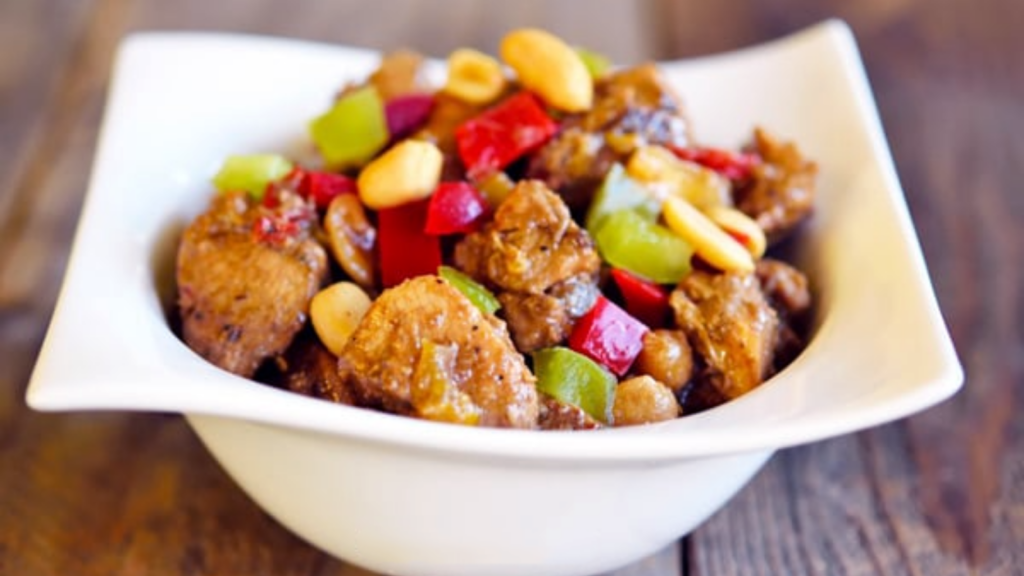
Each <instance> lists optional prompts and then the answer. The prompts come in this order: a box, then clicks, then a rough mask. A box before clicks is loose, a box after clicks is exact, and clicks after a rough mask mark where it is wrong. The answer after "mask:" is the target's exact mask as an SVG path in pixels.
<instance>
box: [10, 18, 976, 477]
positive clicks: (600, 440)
mask: <svg viewBox="0 0 1024 576" xmlns="http://www.w3.org/2000/svg"><path fill="white" fill-rule="evenodd" d="M183 42H184V43H189V42H192V43H195V42H198V43H203V42H216V43H225V42H226V43H228V44H231V45H235V46H239V47H242V48H244V47H245V46H258V47H261V48H262V49H276V48H287V49H289V50H310V49H312V50H318V51H329V52H331V53H332V54H339V55H341V54H343V55H348V56H350V57H352V58H359V59H364V60H366V59H374V58H376V57H377V53H376V52H375V51H371V50H363V49H358V48H348V47H341V46H328V45H324V44H319V43H316V42H309V41H304V40H291V39H281V38H268V37H261V36H252V35H242V34H223V33H206V32H142V33H134V34H132V35H130V36H128V37H127V38H126V39H125V40H124V41H123V42H122V45H121V47H120V49H119V53H118V64H117V66H116V68H115V70H116V72H115V76H114V81H113V82H112V88H111V95H110V104H109V107H108V110H107V112H106V117H105V119H104V123H103V126H102V128H101V132H100V145H99V148H98V151H97V157H96V162H95V164H94V171H93V174H92V179H91V181H90V186H89V192H88V194H87V197H86V201H85V204H84V207H83V213H82V218H81V220H80V222H79V227H78V230H77V232H76V235H75V241H74V244H73V247H72V253H71V257H70V259H69V264H68V271H67V274H66V276H65V282H64V284H63V286H62V289H61V293H60V296H59V298H58V304H57V308H56V310H55V312H54V316H53V319H52V320H51V325H50V329H49V330H48V333H47V336H46V339H45V341H44V344H43V348H42V351H41V353H40V356H39V359H38V361H37V364H36V367H35V369H34V371H33V375H32V377H31V380H30V384H29V387H28V389H27V391H26V400H27V403H28V404H29V406H31V407H32V408H34V409H36V410H42V411H60V410H142V411H161V412H181V413H185V414H204V415H211V416H219V417H224V418H234V419H242V420H247V421H253V422H258V423H264V424H268V425H273V426H281V427H286V428H291V429H298V430H302V431H305V432H308V433H312V434H327V435H339V436H344V437H348V438H353V439H358V440H360V441H365V442H372V443H378V444H381V445H386V446H392V447H408V448H415V449H418V450H426V451H430V452H440V453H444V454H447V455H450V456H473V457H477V456H484V457H490V458H514V459H522V460H530V461H549V462H553V461H560V462H577V463H581V462H591V463H596V462H604V463H608V462H627V461H629V462H650V461H652V460H664V459H679V458H691V457H702V456H712V455H725V454H733V453H738V452H746V451H755V450H766V449H777V448H782V447H786V446H793V445H798V444H804V443H808V442H812V441H817V440H821V439H825V438H828V437H832V436H837V435H841V434H845V433H849V432H854V431H857V430H860V429H864V428H868V427H871V426H876V425H879V424H882V423H885V422H889V421H892V420H895V419H898V418H901V417H905V416H908V415H910V414H912V413H914V412H917V411H920V410H923V409H925V408H927V407H929V406H932V405H934V404H936V403H938V402H940V401H942V400H944V399H946V398H948V397H949V396H951V395H952V394H953V393H955V392H956V391H957V390H958V389H959V388H960V386H961V384H962V382H963V369H962V367H961V366H960V363H959V361H958V359H957V357H956V353H955V350H954V349H953V345H952V341H951V339H950V337H949V334H948V331H947V329H946V327H945V325H944V322H943V320H942V316H941V312H940V311H939V308H938V304H937V301H936V299H935V295H934V293H933V290H932V288H931V284H930V280H929V278H928V272H927V269H926V267H925V263H924V259H923V255H922V253H921V249H920V246H919V243H918V240H917V237H916V234H915V231H914V229H913V224H912V222H911V220H910V216H909V212H908V210H907V206H906V203H905V200H904V196H903V192H902V189H901V187H900V184H899V182H898V179H897V176H896V172H895V167H894V165H893V161H892V158H891V155H890V153H889V149H888V145H887V144H886V140H885V136H884V133H883V130H882V126H881V121H880V119H879V116H878V113H877V110H876V107H875V104H874V100H873V97H872V95H871V90H870V87H869V84H868V80H867V76H866V73H865V71H864V68H863V64H862V62H861V60H860V57H859V54H858V51H857V47H856V42H855V40H854V37H853V34H852V32H851V30H850V28H849V27H848V26H847V25H846V24H845V23H844V22H842V21H840V20H834V19H833V20H827V21H825V22H822V23H820V24H817V25H815V26H812V27H809V28H807V29H804V30H802V31H799V32H796V33H794V34H792V35H790V36H787V37H784V38H781V39H778V40H773V41H771V42H767V43H764V44H759V45H756V46H752V47H747V48H742V49H739V50H734V51H730V52H725V53H721V54H714V55H709V56H702V57H699V58H693V59H688V60H679V61H673V62H667V63H660V64H661V65H662V66H667V67H671V66H682V65H685V66H715V65H718V64H719V63H721V62H726V61H734V60H737V59H745V58H748V57H753V56H761V55H764V54H771V53H774V52H775V51H781V50H810V49H821V48H827V49H828V50H831V51H832V52H833V53H834V55H835V56H836V57H837V58H838V59H839V61H840V63H841V65H842V68H843V71H844V74H845V79H846V81H847V83H848V85H847V88H848V89H849V90H850V91H852V93H853V96H854V97H855V99H856V102H857V109H856V110H855V113H856V114H857V115H858V121H859V124H860V125H861V126H862V127H863V128H864V130H866V136H867V138H868V140H869V142H870V148H871V153H872V161H873V165H874V167H875V168H877V169H878V170H879V171H880V177H881V178H882V180H883V181H884V188H885V190H884V191H883V193H884V194H885V200H886V202H888V205H887V208H888V209H891V210H892V211H893V216H894V218H895V226H896V228H897V230H898V232H899V233H900V235H901V239H902V240H903V242H904V245H903V249H904V252H905V254H904V255H903V256H904V257H905V258H906V262H905V264H906V265H907V266H908V267H909V269H910V272H909V274H910V275H911V276H910V279H911V281H912V282H913V283H914V286H913V288H914V290H913V292H914V293H915V294H916V296H917V298H918V301H917V302H916V304H915V305H916V306H918V307H919V308H918V309H917V310H918V311H919V312H920V315H921V319H922V321H923V323H924V325H922V326H921V334H922V335H923V337H924V345H926V346H928V347H929V351H930V352H931V357H932V358H933V359H935V362H934V363H933V364H932V365H930V366H925V367H920V366H919V367H916V369H917V371H916V372H914V373H913V377H914V378H916V380H917V382H916V383H915V385H914V386H913V387H912V388H910V389H907V390H904V391H901V392H900V393H899V394H898V395H896V396H893V397H890V398H885V399H883V400H880V401H876V402H874V403H868V404H865V405H860V406H857V407H855V408H847V409H845V410H839V411H838V412H835V411H834V412H828V411H825V412H822V413H819V414H799V415H797V416H796V417H795V418H793V419H791V420H786V419H782V420H779V421H774V422H753V423H749V424H741V425H735V426H722V425H721V424H720V421H722V420H727V419H728V418H729V417H730V414H732V413H734V412H735V413H740V412H739V409H740V407H743V406H746V405H749V404H750V403H752V402H757V401H758V400H757V398H758V397H759V396H761V395H762V391H763V389H765V388H767V386H762V387H760V388H758V389H757V390H755V391H753V392H751V393H749V394H747V395H746V396H744V397H741V398H739V399H737V400H733V401H731V402H729V403H727V404H725V405H723V406H721V407H718V408H716V409H714V410H711V411H708V412H706V413H701V414H697V415H693V416H689V417H686V418H682V419H679V420H677V421H673V422H668V423H663V424H658V425H651V426H643V427H634V428H618V429H608V430H601V431H596V432H586V433H581V432H557V431H545V432H543V433H542V434H538V433H537V431H533V430H507V429H483V428H480V429H475V428H474V429H470V428H466V427H461V426H455V425H446V424H440V423H436V422H428V421H422V420H417V419H414V418H408V417H402V416H395V415H392V414H386V413H381V412H376V411H372V410H367V409H363V408H355V407H350V406H345V405H336V404H331V403H328V402H324V401H322V400H317V399H313V398H308V397H304V396H301V395H298V394H295V393H291V392H287V391H284V390H279V389H275V388H272V387H269V386H263V385H253V382H251V381H250V380H247V379H244V378H240V377H238V376H235V375H232V374H229V373H226V372H224V371H222V370H220V369H218V368H216V367H214V366H212V365H210V364H208V363H206V362H205V361H202V360H199V361H198V362H197V361H196V359H197V358H198V357H197V356H195V355H194V354H192V353H191V351H190V350H188V348H187V347H186V346H185V345H184V344H183V343H181V342H180V341H177V340H176V342H177V343H178V345H177V348H173V349H171V350H169V353H170V354H171V355H172V356H174V357H175V359H176V361H179V362H186V364H181V365H187V370H185V371H183V372H180V373H174V372H171V371H164V372H160V371H158V372H157V373H154V374H152V375H151V376H152V377H151V378H149V379H150V380H153V381H155V382H156V384H153V385H151V386H148V387H141V386H137V385H134V379H137V378H138V377H139V374H137V373H135V374H133V373H131V371H130V370H122V371H119V370H118V369H115V368H112V367H111V368H110V370H109V371H107V372H93V373H89V372H88V371H84V372H83V373H81V374H72V373H71V372H69V371H68V370H67V369H63V368H60V367H59V364H60V363H61V362H60V360H59V359H60V357H61V356H62V355H64V354H66V353H67V352H68V351H69V350H73V349H74V346H75V344H76V338H79V339H80V338H81V335H78V336H76V335H75V330H74V321H75V319H76V318H77V317H76V315H75V311H77V310H78V308H80V307H82V306H84V305H85V304H84V303H78V302H76V301H75V299H76V294H75V287H76V285H78V284H80V283H81V282H83V280H82V279H81V278H82V277H83V276H85V275H86V271H85V270H84V267H85V266H86V263H85V262H84V260H86V258H85V257H84V256H83V254H86V253H88V252H89V250H94V248H92V246H94V244H95V243H96V242H97V240H96V234H97V230H95V228H96V226H95V225H93V223H92V220H93V217H94V214H95V213H97V212H98V211H100V210H103V207H101V206H98V203H99V200H97V196H98V195H99V192H98V191H97V188H98V187H100V186H101V185H102V183H101V182H100V181H99V178H100V175H101V174H104V173H105V172H107V171H109V170H110V169H111V168H110V167H111V165H112V164H111V158H109V156H110V154H111V151H110V150H108V148H109V144H110V143H109V142H108V139H110V138H111V137H112V136H111V135H112V134H113V133H114V132H116V130H117V129H116V128H115V127H112V118H113V117H115V116H116V114H117V111H118V105H119V104H121V103H122V100H121V98H123V97H124V95H123V94H122V93H121V92H120V88H121V85H120V83H119V72H120V71H121V68H122V65H123V63H124V61H125V60H126V59H127V58H128V57H129V55H131V54H133V53H136V52H144V51H146V50H150V49H154V47H155V49H166V48H167V47H168V46H171V47H173V46H175V45H177V44H180V43H183ZM88 264H91V265H102V264H100V263H99V262H98V261H96V260H95V259H91V260H89V262H88ZM96 273H99V272H96ZM157 290H158V288H157V286H156V285H155V284H154V283H153V281H152V279H150V293H149V294H148V295H144V296H143V297H142V298H143V300H144V302H143V305H144V306H145V308H146V309H145V313H144V314H143V315H142V316H143V317H144V318H143V319H141V320H139V321H140V322H146V321H151V320H152V319H153V317H154V316H155V315H160V312H161V306H160V302H159V299H158V297H157V295H156V292H157ZM104 298H105V299H108V300H109V299H110V298H112V296H110V295H107V296H105V297H104ZM90 304H91V305H96V304H97V302H96V301H93V302H91V303H90ZM146 319H148V320H146ZM161 321H162V323H163V325H164V330H165V331H167V332H169V330H167V326H166V321H165V320H164V319H161ZM835 322H836V317H835V315H834V314H829V315H826V316H825V317H824V320H823V322H822V324H821V326H820V327H819V328H818V330H819V336H816V337H815V338H813V339H812V340H811V342H810V343H809V346H808V348H807V350H805V352H804V353H803V354H802V355H801V356H800V357H799V358H797V359H796V360H795V361H794V362H793V363H792V364H791V365H790V366H789V367H787V368H786V369H785V370H783V371H782V372H781V373H779V374H777V375H776V376H774V377H773V378H771V379H770V380H769V383H774V382H776V381H782V380H785V379H787V378H790V377H791V376H792V375H793V374H794V373H796V372H798V371H799V370H800V366H801V364H802V363H803V362H805V361H806V359H807V357H808V356H809V354H808V353H809V352H811V351H812V350H813V349H814V348H815V346H816V345H817V344H818V343H819V341H820V340H821V338H820V333H822V332H828V331H831V330H833V329H834V325H835ZM79 342H80V340H79ZM190 354H192V356H193V357H192V358H188V356H189V355H190ZM183 358H185V360H183ZM184 378H193V379H199V380H204V379H213V380H216V381H218V382H220V383H222V384H223V386H224V387H225V389H226V390H230V391H231V394H232V395H234V398H235V399H236V400H237V401H238V403H239V404H242V405H244V406H245V407H246V408H245V410H239V409H238V408H237V404H235V403H230V402H209V401H207V400H208V399H205V398H203V397H201V396H199V395H198V394H197V395H195V396H192V397H190V396H188V395H187V394H185V392H183V391H182V390H181V389H175V387H176V386H179V384H180V381H181V380H183V379H184ZM190 390H191V389H190Z"/></svg>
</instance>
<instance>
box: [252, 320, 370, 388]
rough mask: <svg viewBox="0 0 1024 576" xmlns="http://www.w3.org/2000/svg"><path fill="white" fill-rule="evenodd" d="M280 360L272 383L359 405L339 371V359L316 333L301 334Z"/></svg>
mask: <svg viewBox="0 0 1024 576" xmlns="http://www.w3.org/2000/svg"><path fill="white" fill-rule="evenodd" d="M278 363H279V366H278V368H279V370H278V373H277V374H275V377H274V378H272V379H271V383H272V384H276V385H278V386H280V387H282V388H285V389H287V390H291V391H292V392H298V393H299V394H305V395H306V396H313V397H314V398H322V399H324V400H330V401H331V402H337V403H339V404H352V405H354V404H355V393H354V392H353V391H352V390H351V389H350V388H349V386H348V383H347V382H345V381H344V380H342V379H341V376H340V375H339V374H338V358H337V357H335V356H334V354H331V352H330V351H329V350H328V349H327V348H326V347H325V346H324V345H323V344H321V343H320V340H319V339H318V338H317V337H316V335H315V334H313V333H312V332H310V331H304V332H302V333H300V334H299V336H298V337H296V338H295V341H294V342H292V345H291V346H290V347H289V348H288V350H287V351H286V352H285V353H284V356H283V357H281V358H280V359H279V360H278Z"/></svg>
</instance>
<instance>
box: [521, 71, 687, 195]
mask: <svg viewBox="0 0 1024 576" xmlns="http://www.w3.org/2000/svg"><path fill="white" fill-rule="evenodd" d="M594 96H595V99H594V106H593V108H592V109H591V110H590V111H588V112H586V113H584V114H581V115H576V116H571V117H569V118H568V119H566V121H565V122H564V123H563V125H562V130H561V132H560V133H559V134H558V136H556V137H555V138H554V139H553V140H552V141H550V142H549V143H547V144H546V145H545V146H544V147H543V148H542V149H541V150H540V151H539V152H538V153H537V155H536V156H534V158H533V160H532V162H531V163H530V166H529V169H528V171H527V176H528V177H531V178H539V179H542V180H544V181H545V182H546V183H547V185H548V186H549V187H551V189H553V190H556V191H558V193H559V194H560V195H561V196H562V197H563V198H565V200H566V202H567V203H568V205H569V206H570V208H572V209H573V210H574V211H580V210H583V209H584V208H585V206H586V205H587V204H588V203H589V202H590V198H591V196H593V193H594V190H596V189H597V186H598V185H599V184H600V182H601V180H602V179H603V178H604V176H605V174H607V172H608V169H609V168H611V165H612V164H613V163H614V162H622V161H624V160H625V159H626V158H627V157H628V156H629V154H631V153H632V152H633V150H635V149H637V148H639V147H642V146H645V145H648V144H660V145H663V146H679V147H683V146H686V145H687V144H689V143H690V140H691V137H690V127H689V122H688V121H687V120H686V118H685V117H684V116H683V113H682V105H681V104H680V100H679V97H678V96H677V95H676V94H675V93H674V92H673V91H672V89H671V88H670V87H669V85H668V83H667V82H666V81H665V79H664V78H663V77H662V76H661V73H660V72H659V71H658V68H657V67H656V66H654V65H653V64H644V65H642V66H637V67H635V68H630V69H627V70H623V71H621V72H618V73H616V74H612V75H611V76H609V77H607V78H605V79H603V80H601V81H600V82H599V83H598V84H597V86H595V92H594Z"/></svg>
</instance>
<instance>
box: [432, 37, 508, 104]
mask: <svg viewBox="0 0 1024 576" xmlns="http://www.w3.org/2000/svg"><path fill="white" fill-rule="evenodd" d="M505 84H506V81H505V73H504V72H503V71H502V69H501V63H500V62H498V61H497V60H495V59H494V58H491V57H490V56H488V55H487V54H484V53H483V52H477V51H476V50H471V49H469V48H460V49H458V50H456V51H454V52H452V53H451V54H450V55H449V56H448V81H447V83H445V85H444V91H445V92H447V93H448V94H451V95H452V96H455V97H456V98H458V99H460V100H462V101H464V102H469V103H470V104H476V105H483V104H488V103H490V102H493V101H494V100H495V99H496V98H497V97H498V96H500V95H501V93H502V91H503V90H505Z"/></svg>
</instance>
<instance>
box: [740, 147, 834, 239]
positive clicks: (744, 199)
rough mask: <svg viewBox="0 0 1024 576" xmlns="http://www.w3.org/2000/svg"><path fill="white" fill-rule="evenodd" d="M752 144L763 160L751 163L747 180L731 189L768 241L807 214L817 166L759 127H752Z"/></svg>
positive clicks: (812, 205)
mask: <svg viewBox="0 0 1024 576" xmlns="http://www.w3.org/2000/svg"><path fill="white" fill-rule="evenodd" d="M753 144H754V145H753V148H754V151H755V152H757V154H758V155H759V156H760V157H761V159H762V160H763V162H759V163H757V164H755V165H754V167H753V172H752V173H751V178H750V180H749V182H747V184H746V185H744V186H742V187H740V188H739V189H737V190H736V191H735V193H734V196H735V198H734V200H735V202H736V207H737V208H739V209H740V210H742V211H743V212H744V213H746V214H747V215H748V216H750V217H751V218H753V219H754V220H755V221H757V223H758V225H759V226H761V229H763V230H764V233H765V235H766V236H767V237H768V242H769V244H772V243H775V242H777V241H779V240H781V239H782V238H784V237H785V236H786V235H787V234H789V233H790V232H791V231H792V230H793V229H794V228H795V227H796V226H797V225H798V224H800V222H802V221H803V220H804V219H806V218H807V217H808V216H809V215H810V213H811V210H812V209H813V208H814V196H815V179H816V178H817V175H818V166H817V164H815V163H814V162H812V161H810V160H807V159H805V158H804V156H803V154H801V153H800V150H799V149H798V148H797V147H796V144H793V143H792V142H782V141H780V140H779V139H777V138H775V137H774V136H772V135H771V134H769V133H768V132H766V131H764V130H762V129H760V128H758V129H757V130H755V131H754V143H753Z"/></svg>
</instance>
